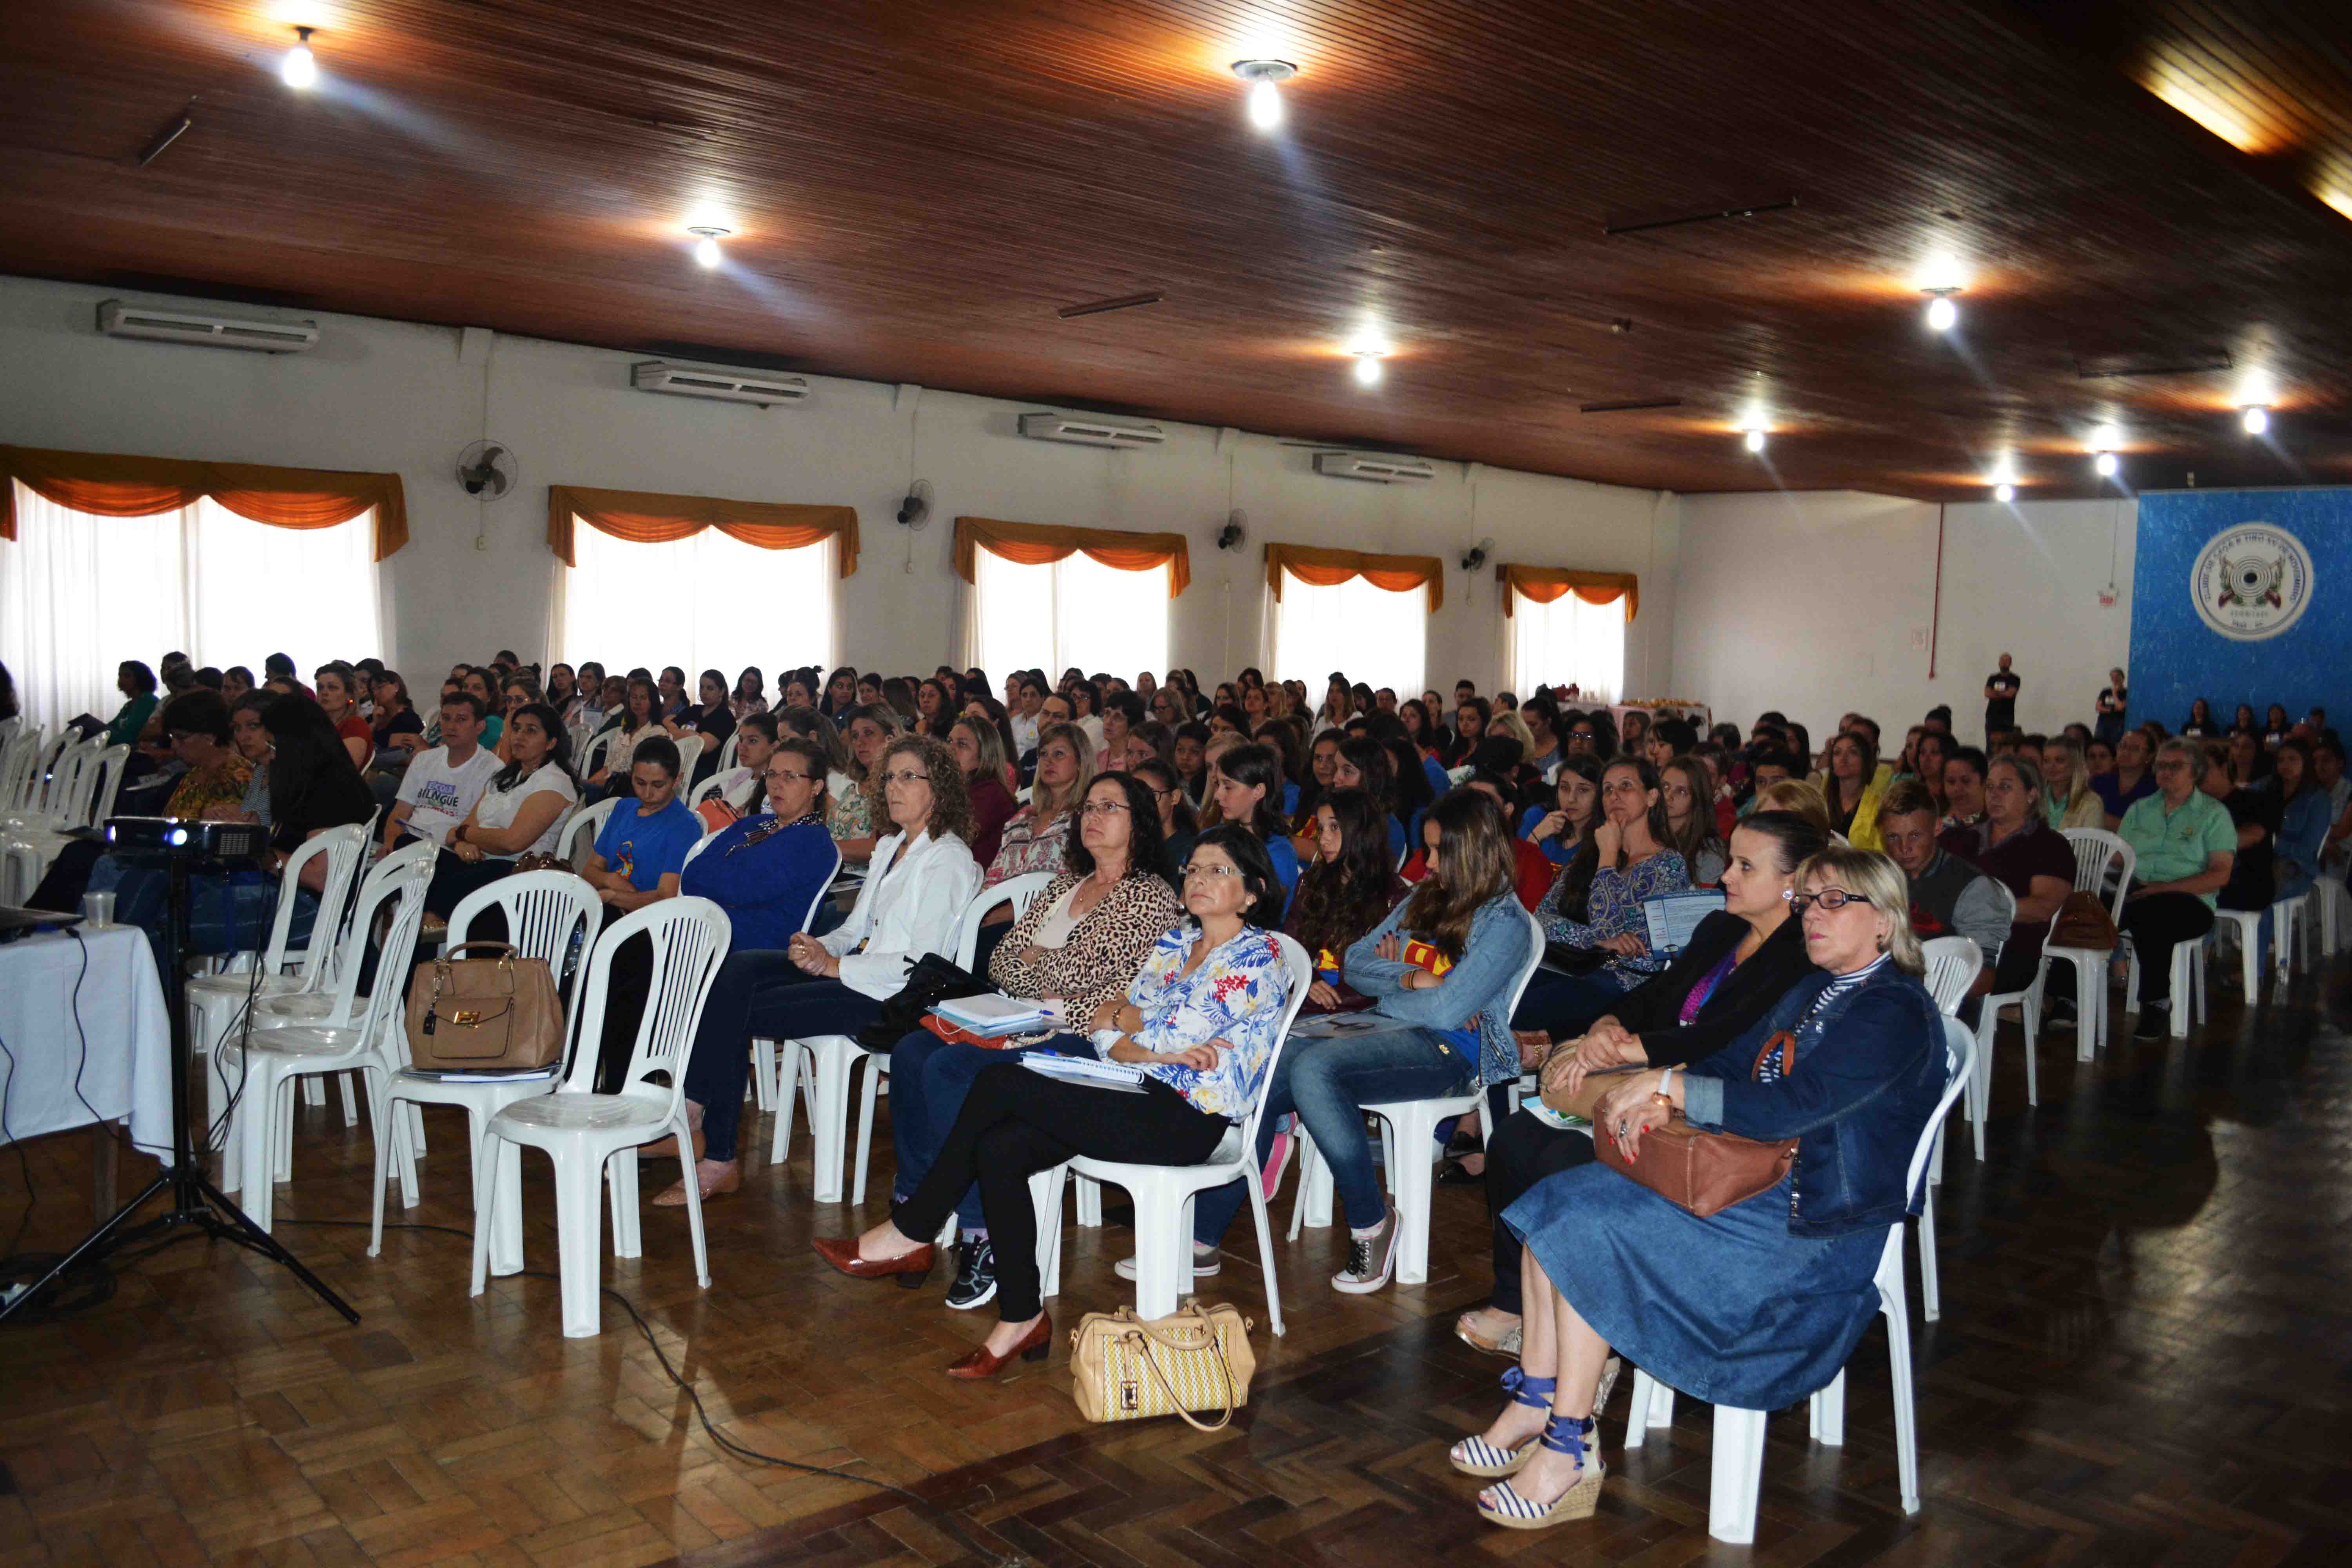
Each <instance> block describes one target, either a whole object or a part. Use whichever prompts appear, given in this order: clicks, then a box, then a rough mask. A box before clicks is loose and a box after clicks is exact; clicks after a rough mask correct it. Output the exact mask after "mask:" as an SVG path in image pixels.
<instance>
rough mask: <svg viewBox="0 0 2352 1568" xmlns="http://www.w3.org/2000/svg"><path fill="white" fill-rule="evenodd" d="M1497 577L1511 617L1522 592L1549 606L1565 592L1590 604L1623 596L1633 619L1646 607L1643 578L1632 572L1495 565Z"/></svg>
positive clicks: (1606, 603) (1506, 613)
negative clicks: (1574, 570) (1643, 606)
mask: <svg viewBox="0 0 2352 1568" xmlns="http://www.w3.org/2000/svg"><path fill="white" fill-rule="evenodd" d="M1495 580H1496V582H1498V583H1500V584H1502V585H1503V614H1505V615H1509V614H1511V606H1512V604H1513V602H1514V601H1515V600H1516V599H1517V597H1518V595H1521V594H1525V595H1527V596H1528V598H1530V599H1533V600H1534V601H1535V602H1536V603H1537V604H1538V605H1549V604H1550V603H1551V602H1552V601H1553V600H1555V599H1558V598H1559V597H1560V596H1561V595H1564V594H1574V595H1576V596H1577V597H1578V598H1580V599H1581V600H1583V601H1584V602H1585V603H1586V604H1588V605H1608V604H1614V603H1615V602H1616V601H1617V600H1618V599H1620V598H1622V599H1623V600H1624V601H1625V618H1626V619H1627V620H1629V621H1630V620H1632V619H1633V616H1634V615H1635V613H1636V612H1638V611H1639V610H1640V609H1641V607H1642V580H1641V579H1640V578H1639V577H1637V576H1635V575H1634V574H1633V573H1631V572H1570V571H1569V570H1567V569H1566V568H1565V567H1556V566H1510V565H1503V566H1497V567H1496V568H1495Z"/></svg>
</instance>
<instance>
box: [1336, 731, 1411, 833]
mask: <svg viewBox="0 0 2352 1568" xmlns="http://www.w3.org/2000/svg"><path fill="white" fill-rule="evenodd" d="M1331 787H1332V788H1334V789H1360V790H1364V791H1367V792H1369V793H1370V795H1371V797H1372V798H1373V799H1374V800H1377V801H1379V802H1380V803H1381V810H1382V811H1384V812H1386V813H1388V817H1389V833H1388V840H1389V864H1390V865H1391V866H1396V865H1401V864H1402V863H1403V860H1404V852H1405V845H1406V843H1407V842H1408V841H1407V839H1406V838H1405V822H1406V819H1407V818H1408V817H1410V816H1412V813H1410V812H1404V813H1402V814H1401V813H1400V812H1399V811H1398V801H1397V788H1396V773H1395V763H1394V760H1393V759H1392V758H1391V757H1390V755H1389V752H1388V748H1387V747H1386V746H1383V745H1382V744H1381V742H1378V741H1375V740H1373V739H1372V738H1371V737H1370V735H1352V736H1349V737H1347V738H1345V739H1343V740H1342V741H1341V742H1339V756H1338V757H1337V758H1335V759H1334V760H1333V762H1332V764H1331Z"/></svg>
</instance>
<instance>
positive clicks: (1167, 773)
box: [1129, 686, 1201, 870]
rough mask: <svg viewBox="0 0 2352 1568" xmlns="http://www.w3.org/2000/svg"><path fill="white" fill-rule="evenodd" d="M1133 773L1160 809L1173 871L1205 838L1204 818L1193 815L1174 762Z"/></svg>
mask: <svg viewBox="0 0 2352 1568" xmlns="http://www.w3.org/2000/svg"><path fill="white" fill-rule="evenodd" d="M1160 689H1161V690H1162V691H1165V690H1168V689H1169V688H1167V687H1164V686H1163V687H1161V688H1160ZM1129 772H1131V773H1134V774H1135V776H1136V777H1137V778H1139V779H1141V780H1142V781H1143V787H1144V788H1146V789H1148V790H1150V792H1151V800H1152V804H1153V805H1156V806H1157V807H1159V810H1160V841H1161V842H1162V843H1164V844H1165V845H1166V846H1167V849H1168V865H1169V868H1171V870H1172V869H1174V868H1176V867H1179V866H1181V865H1182V864H1184V862H1185V861H1187V860H1189V859H1191V858H1192V842H1193V840H1194V839H1196V838H1198V837H1200V836H1201V819H1200V818H1199V817H1198V816H1195V815H1194V814H1193V811H1192V802H1191V801H1189V800H1187V799H1185V798H1184V785H1183V784H1182V782H1181V781H1180V780H1179V779H1178V778H1177V776H1176V766H1175V764H1174V763H1165V762H1160V761H1159V760H1158V759H1156V758H1155V759H1152V760H1150V761H1147V762H1142V763H1137V764H1136V765H1135V766H1134V767H1133V768H1131V769H1129Z"/></svg>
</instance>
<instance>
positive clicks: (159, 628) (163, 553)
mask: <svg viewBox="0 0 2352 1568" xmlns="http://www.w3.org/2000/svg"><path fill="white" fill-rule="evenodd" d="M11 482H12V483H14V482H15V481H11ZM374 553H375V513H374V512H373V510H370V511H363V512H362V513H360V515H359V516H357V517H355V518H352V520H351V521H348V522H341V523H337V524H336V525H335V526H334V527H332V528H317V529H294V528H275V527H272V526H270V525H268V524H267V523H259V522H255V521H251V520H250V519H247V518H242V517H239V516H237V515H236V513H235V512H233V511H230V510H228V509H227V508H226V507H223V506H221V505H220V504H219V503H217V502H215V501H212V500H200V501H198V502H197V503H196V504H195V505H194V506H190V507H183V508H181V509H180V510H176V511H167V512H160V513H155V514H152V515H151V516H147V517H94V516H92V515H90V514H89V513H88V512H80V511H74V510H69V509H68V508H66V507H62V506H59V505H58V504H57V503H56V502H55V501H52V500H45V499H44V498H42V497H41V496H39V495H37V494H35V493H34V492H33V491H32V490H30V489H26V487H25V486H24V485H23V484H22V483H16V538H15V539H14V540H0V663H5V664H6V665H7V667H8V669H9V673H10V674H12V675H13V676H15V677H16V693H17V699H18V701H19V702H20V703H21V704H22V706H23V708H24V710H25V713H26V718H27V719H28V720H29V721H32V722H34V723H38V724H47V725H49V726H51V727H52V728H54V727H55V726H56V725H58V724H59V723H61V722H63V721H66V720H68V719H71V718H74V717H76V716H77V715H79V714H82V713H94V714H96V715H98V716H99V717H100V718H106V717H109V716H110V715H111V714H112V713H113V712H114V710H116V709H117V708H119V707H121V705H122V699H121V695H120V694H118V693H117V692H116V690H115V688H114V672H115V668H116V667H117V666H118V665H120V664H121V662H122V661H123V660H124V659H128V658H135V659H138V660H139V661H140V662H142V663H143V664H145V665H147V666H148V667H149V668H153V667H154V666H155V665H156V664H157V663H158V662H159V661H160V660H161V659H162V658H163V655H164V654H166V653H168V652H170V651H171V650H172V649H173V648H180V649H184V650H185V651H186V653H187V655H188V657H189V658H192V659H194V661H195V662H196V663H197V664H198V665H200V666H201V665H215V666H219V667H221V668H226V667H228V666H229V665H233V664H241V665H244V666H246V667H247V668H249V669H251V670H252V671H253V672H254V674H255V677H256V679H258V678H259V676H260V673H261V663H262V660H263V659H264V658H268V656H269V655H270V654H273V653H283V654H286V655H288V656H289V657H290V658H292V659H293V660H294V666H295V668H297V669H299V670H301V671H302V672H303V673H304V674H305V676H306V677H307V675H308V673H309V672H310V670H312V669H314V668H317V667H318V666H320V665H322V664H324V663H326V662H327V661H328V660H329V659H334V658H346V659H349V658H366V657H368V656H371V655H377V656H380V655H381V654H382V652H383V647H382V642H381V636H380V630H379V626H378V622H377V616H376V574H375V561H374Z"/></svg>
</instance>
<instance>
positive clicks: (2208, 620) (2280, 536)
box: [2189, 522, 2311, 642]
mask: <svg viewBox="0 0 2352 1568" xmlns="http://www.w3.org/2000/svg"><path fill="white" fill-rule="evenodd" d="M2189 597H2190V598H2192V599H2194V600H2196V601H2197V614H2198V615H2199V616H2201V617H2203V619H2204V622H2205V624H2206V625H2207V626H2210V627H2212V628H2213V629H2214V630H2215V631H2217V632H2220V633H2221V635H2222V636H2223V637H2231V638H2234V639H2235V640H2237V641H2239V642H2260V641H2261V640H2262V639H2263V638H2264V637H2276V636H2278V635H2279V633H2281V632H2283V631H2284V630H2286V629H2287V627H2289V626H2293V625H2294V623H2295V622H2296V620H2298V619H2299V618H2301V616H2302V615H2303V612H2304V610H2305V608H2306V607H2307V606H2308V605H2310V604H2311V552H2310V551H2308V550H2305V548H2304V547H2303V541H2302V540H2300V539H2297V538H2296V537H2295V536H2294V534H2292V533H2289V532H2288V531H2286V530H2285V529H2284V528H2280V527H2278V526H2277V525H2276V524H2274V523H2268V522H2242V523H2240V524H2238V525H2237V526H2236V527H2235V528H2225V529H2223V530H2222V531H2221V532H2219V533H2217V534H2215V535H2214V536H2213V537H2212V538H2210V539H2209V540H2207V541H2206V542H2205V548H2204V549H2202V550H2200V551H2199V552H2197V559H2196V561H2195V563H2192V564H2191V565H2190V566H2189Z"/></svg>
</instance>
